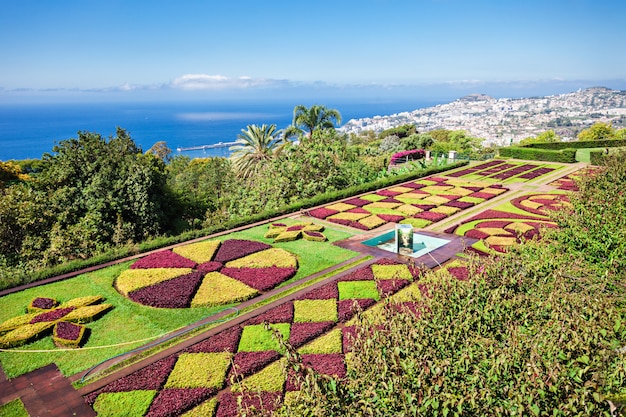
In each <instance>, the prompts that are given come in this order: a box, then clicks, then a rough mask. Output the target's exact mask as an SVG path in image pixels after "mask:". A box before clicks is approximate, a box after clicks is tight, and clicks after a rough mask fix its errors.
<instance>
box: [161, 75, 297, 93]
mask: <svg viewBox="0 0 626 417" xmlns="http://www.w3.org/2000/svg"><path fill="white" fill-rule="evenodd" d="M284 84H285V81H281V80H271V79H264V78H252V77H249V76H242V77H237V78H232V77H226V76H224V75H209V74H185V75H182V76H180V77H178V78H176V79H175V80H174V81H172V82H171V83H170V87H171V88H175V89H180V90H217V89H226V88H235V89H237V88H242V89H243V88H250V87H269V86H275V85H284Z"/></svg>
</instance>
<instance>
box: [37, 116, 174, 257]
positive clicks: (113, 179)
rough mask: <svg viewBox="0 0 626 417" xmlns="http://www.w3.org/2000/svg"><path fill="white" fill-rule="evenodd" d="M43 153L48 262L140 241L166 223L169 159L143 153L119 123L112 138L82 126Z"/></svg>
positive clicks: (40, 187) (41, 187)
mask: <svg viewBox="0 0 626 417" xmlns="http://www.w3.org/2000/svg"><path fill="white" fill-rule="evenodd" d="M53 152H55V154H46V155H44V158H43V169H42V172H41V173H40V174H39V175H38V176H37V177H36V179H37V180H36V181H35V182H34V185H33V186H34V187H35V188H36V189H37V190H39V191H40V192H42V193H44V194H45V195H46V198H47V208H48V211H51V212H52V213H53V214H52V215H51V220H50V222H51V225H50V228H49V237H48V239H49V242H48V244H47V245H44V246H43V247H40V248H32V249H33V250H39V251H41V250H42V249H43V252H44V256H45V258H46V259H47V261H48V262H49V263H52V264H53V263H57V262H63V261H65V260H67V259H73V258H85V257H88V256H92V255H93V254H95V253H98V252H100V251H103V250H106V249H107V248H108V247H110V246H111V245H117V244H122V243H127V242H139V241H142V240H144V239H145V238H147V237H149V236H154V235H156V234H158V233H160V232H161V231H163V230H165V229H167V220H168V216H167V215H166V212H165V208H166V207H168V206H170V202H171V201H170V199H169V195H168V193H167V192H166V187H165V164H164V163H163V161H161V160H160V159H158V158H157V157H155V156H154V155H152V154H143V153H142V151H141V149H140V148H139V147H138V146H137V145H136V144H135V142H134V141H133V140H132V139H131V138H130V136H129V135H128V133H127V132H126V131H125V130H123V129H120V128H118V129H117V132H116V135H115V136H114V137H110V138H109V139H108V140H106V139H105V138H103V137H102V136H101V135H99V134H97V133H90V132H79V133H78V138H75V139H68V140H65V141H62V142H61V143H60V144H59V145H57V146H55V147H54V148H53Z"/></svg>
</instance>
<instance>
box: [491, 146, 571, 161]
mask: <svg viewBox="0 0 626 417" xmlns="http://www.w3.org/2000/svg"><path fill="white" fill-rule="evenodd" d="M569 143H570V142H568V144H569ZM499 153H500V156H501V157H507V158H515V159H527V160H532V161H549V162H563V163H568V164H570V163H574V162H576V149H572V147H569V148H567V149H562V150H549V149H536V148H522V147H508V148H500V149H499Z"/></svg>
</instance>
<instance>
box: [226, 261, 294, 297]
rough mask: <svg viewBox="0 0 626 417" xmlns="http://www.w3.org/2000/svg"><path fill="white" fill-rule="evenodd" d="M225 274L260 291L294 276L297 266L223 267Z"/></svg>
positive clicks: (269, 288)
mask: <svg viewBox="0 0 626 417" xmlns="http://www.w3.org/2000/svg"><path fill="white" fill-rule="evenodd" d="M220 272H221V273H222V274H224V275H228V276H229V277H231V278H235V279H236V280H239V281H241V282H243V283H244V284H246V285H248V286H250V287H252V288H254V289H257V290H259V291H268V290H271V289H272V288H274V287H275V286H277V285H278V284H280V283H281V282H283V281H285V280H287V279H289V278H291V277H293V276H294V275H295V274H296V272H297V270H296V268H279V267H276V266H273V267H269V268H262V269H259V268H223V269H222V270H221V271H220Z"/></svg>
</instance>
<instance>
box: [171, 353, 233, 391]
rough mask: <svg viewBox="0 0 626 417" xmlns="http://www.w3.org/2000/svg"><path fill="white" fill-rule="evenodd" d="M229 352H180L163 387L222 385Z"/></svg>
mask: <svg viewBox="0 0 626 417" xmlns="http://www.w3.org/2000/svg"><path fill="white" fill-rule="evenodd" d="M230 360H231V354H230V353H228V352H219V353H181V354H180V356H179V357H178V360H177V361H176V365H175V366H174V369H173V370H172V372H171V373H170V376H169V378H168V379H167V382H166V383H165V386H164V388H216V389H220V388H222V386H223V385H224V379H225V378H226V371H227V370H228V367H229V365H230Z"/></svg>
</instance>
